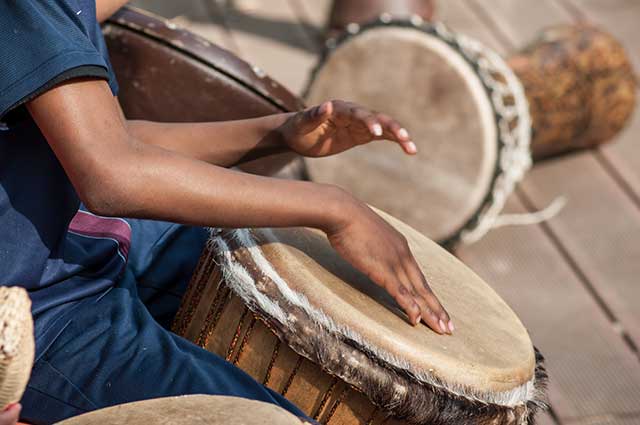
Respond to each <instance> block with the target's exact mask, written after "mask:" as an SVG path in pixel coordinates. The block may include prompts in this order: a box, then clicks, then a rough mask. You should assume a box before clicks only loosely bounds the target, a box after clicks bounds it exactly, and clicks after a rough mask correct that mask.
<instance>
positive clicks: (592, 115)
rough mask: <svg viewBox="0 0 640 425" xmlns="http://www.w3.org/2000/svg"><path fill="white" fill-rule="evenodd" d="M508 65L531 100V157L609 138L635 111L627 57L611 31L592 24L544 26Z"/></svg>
mask: <svg viewBox="0 0 640 425" xmlns="http://www.w3.org/2000/svg"><path fill="white" fill-rule="evenodd" d="M509 66H510V67H511V68H512V69H513V70H514V71H515V73H516V74H517V75H518V77H519V78H520V81H522V84H523V85H524V89H525V93H526V95H527V98H528V100H529V110H530V112H531V121H532V124H533V134H532V139H531V151H532V154H533V157H534V159H542V158H546V157H550V156H553V155H557V154H560V153H565V152H569V151H572V150H575V149H580V148H588V147H593V146H597V145H599V144H602V143H605V142H608V141H610V140H612V139H613V137H614V136H615V135H616V134H617V133H618V132H620V130H621V129H622V128H624V126H625V124H626V123H627V122H628V121H629V117H630V116H631V114H632V112H633V110H634V106H635V96H636V88H637V82H636V79H635V76H634V71H633V67H632V65H631V61H630V60H629V58H628V56H627V55H626V53H625V51H624V48H623V47H622V45H621V44H620V43H619V42H618V41H617V40H616V39H615V38H614V37H613V36H611V35H610V34H607V33H606V32H604V31H602V30H600V29H597V28H595V27H593V26H590V25H586V24H580V25H563V26H557V27H552V28H548V29H546V30H544V31H542V32H541V34H540V35H539V36H538V38H537V40H536V41H535V42H534V43H532V44H531V45H529V46H528V47H526V48H525V49H523V50H522V51H521V52H520V53H518V54H515V55H513V56H512V57H511V58H510V59H509Z"/></svg>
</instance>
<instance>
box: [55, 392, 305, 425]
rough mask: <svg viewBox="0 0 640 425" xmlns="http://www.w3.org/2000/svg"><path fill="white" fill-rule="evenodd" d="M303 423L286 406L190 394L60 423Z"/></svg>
mask: <svg viewBox="0 0 640 425" xmlns="http://www.w3.org/2000/svg"><path fill="white" fill-rule="evenodd" d="M266 424H268V425H304V424H308V422H306V421H303V420H301V419H299V418H296V417H295V416H293V415H292V414H290V413H288V412H287V411H286V410H284V409H281V408H279V407H276V406H274V405H272V404H267V403H263V402H259V401H255V400H247V399H244V398H238V397H224V396H205V395H190V396H182V397H165V398H156V399H152V400H144V401H137V402H134V403H126V404H120V405H118V406H113V407H108V408H105V409H100V410H96V411H93V412H90V413H85V414H83V415H80V416H76V417H73V418H71V419H67V420H65V421H62V422H59V423H58V425H266Z"/></svg>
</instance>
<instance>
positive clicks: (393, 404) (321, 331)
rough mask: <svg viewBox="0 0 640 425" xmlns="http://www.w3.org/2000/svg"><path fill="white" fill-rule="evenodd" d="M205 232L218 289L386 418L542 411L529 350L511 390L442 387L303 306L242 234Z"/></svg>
mask: <svg viewBox="0 0 640 425" xmlns="http://www.w3.org/2000/svg"><path fill="white" fill-rule="evenodd" d="M210 233H211V239H210V241H209V249H211V250H213V251H214V252H215V253H216V256H217V257H218V258H219V262H220V266H221V269H222V272H223V276H224V280H225V282H226V284H227V285H228V286H229V287H230V288H231V289H232V290H233V292H234V293H235V294H236V295H238V296H239V297H240V298H242V300H243V301H244V302H245V303H246V304H247V305H248V306H249V308H250V309H251V310H252V311H254V313H256V314H258V315H259V316H261V317H262V318H263V319H264V320H267V321H268V323H269V324H271V325H272V328H273V329H274V330H275V331H276V333H277V335H278V337H279V338H280V339H282V340H283V341H285V342H287V344H288V345H289V346H290V347H291V348H292V349H293V350H294V351H295V352H296V353H298V354H300V355H301V356H304V357H306V358H308V359H309V360H311V361H313V362H314V363H316V364H318V365H323V366H322V368H323V369H324V370H325V371H326V372H327V373H329V374H331V375H333V376H338V377H340V378H341V379H343V380H344V381H345V382H347V383H348V384H350V385H353V386H355V387H356V388H358V389H359V390H361V391H363V392H364V393H365V394H367V396H368V397H369V398H370V399H371V400H372V401H373V403H374V404H375V405H377V406H379V407H381V408H383V409H385V410H387V411H389V412H390V413H391V414H393V415H394V416H397V417H399V418H402V419H404V420H406V421H408V422H409V423H412V424H421V423H430V424H434V425H438V424H443V425H444V424H448V423H451V421H452V420H455V421H456V423H459V424H461V425H465V424H469V425H470V424H527V423H533V422H532V421H533V417H534V415H535V413H536V412H537V411H538V410H540V409H545V408H546V397H545V389H546V382H547V373H546V371H545V368H544V359H543V357H542V355H541V354H540V353H539V352H538V350H537V349H536V350H535V352H536V366H535V371H534V376H533V377H532V379H531V380H530V381H529V382H527V383H525V384H524V385H521V386H519V387H517V388H515V389H513V390H511V391H507V392H501V393H486V392H480V391H477V390H475V389H472V388H468V387H465V386H459V385H452V384H450V383H446V382H442V380H440V379H439V378H438V377H436V376H434V375H433V374H431V373H429V372H428V371H422V370H416V369H415V368H413V367H412V365H411V364H409V363H407V362H406V361H403V360H402V359H400V358H398V357H397V356H395V355H394V354H392V353H389V352H386V351H384V350H380V349H378V348H376V347H374V346H372V345H371V344H368V343H367V341H366V339H365V338H363V337H362V336H361V335H359V334H358V333H356V332H353V331H352V330H350V329H347V328H345V327H344V326H340V325H338V324H336V323H335V322H333V320H332V319H331V318H330V317H328V316H327V315H326V314H324V313H323V312H322V311H321V310H319V309H317V308H315V307H313V306H311V304H310V303H309V301H308V300H307V298H306V297H305V296H304V295H303V294H300V293H298V292H296V291H293V290H292V289H291V288H290V287H289V286H288V285H287V283H286V282H285V281H284V280H283V279H282V278H281V277H280V276H279V275H278V273H277V272H276V271H275V270H274V269H273V267H272V266H271V264H270V263H269V262H268V261H267V259H266V258H265V257H264V255H263V253H262V250H261V249H260V248H259V246H258V245H257V243H256V240H255V239H254V237H253V236H252V234H251V233H250V231H249V230H247V229H237V230H227V231H224V232H223V231H221V230H218V229H210ZM239 260H242V261H239ZM266 291H269V295H266V294H265V292H266ZM281 305H286V306H287V311H284V310H283V308H282V307H281ZM374 359H375V360H374ZM363 371H366V373H363Z"/></svg>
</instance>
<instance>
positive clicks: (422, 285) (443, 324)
mask: <svg viewBox="0 0 640 425" xmlns="http://www.w3.org/2000/svg"><path fill="white" fill-rule="evenodd" d="M405 267H406V269H407V274H408V275H409V277H410V279H411V284H412V286H413V288H414V289H415V291H416V293H417V294H418V296H419V298H420V299H421V300H423V302H424V304H425V305H426V308H428V309H429V311H430V312H431V313H432V323H433V324H434V325H437V327H438V329H440V330H441V331H442V332H443V333H448V334H450V335H451V334H452V333H453V331H454V330H455V326H454V325H453V321H452V320H451V318H450V317H449V313H447V311H446V310H445V309H444V307H442V304H441V303H440V301H439V300H438V298H437V297H436V295H435V294H434V293H433V291H432V290H431V287H430V286H429V284H428V283H427V279H426V278H425V277H424V274H423V273H422V270H420V266H418V263H417V262H416V261H415V259H414V258H413V256H411V258H408V259H406V260H405ZM429 327H431V328H432V329H433V327H432V326H431V323H429Z"/></svg>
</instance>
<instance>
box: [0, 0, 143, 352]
mask: <svg viewBox="0 0 640 425" xmlns="http://www.w3.org/2000/svg"><path fill="white" fill-rule="evenodd" d="M79 76H83V77H86V76H90V77H96V78H104V79H107V80H108V82H109V85H110V87H111V90H112V92H113V94H114V95H116V93H117V83H116V80H115V77H114V74H113V71H112V69H111V65H110V63H109V59H108V56H107V50H106V45H105V42H104V39H103V37H102V33H101V30H100V26H99V24H98V22H97V20H96V7H95V0H0V285H9V286H13V285H19V286H23V287H25V288H27V290H28V291H29V293H30V296H31V299H32V301H33V313H34V315H35V316H36V319H37V320H36V336H41V335H42V334H44V333H46V332H49V331H51V329H52V328H55V325H56V324H57V326H62V325H61V324H60V323H57V322H59V320H57V319H59V316H60V314H59V313H60V312H62V311H64V310H68V309H69V308H70V306H73V305H74V304H75V303H78V302H80V301H81V300H83V299H86V298H87V297H90V296H92V295H96V294H99V293H102V292H104V291H106V290H107V289H108V288H109V287H111V286H113V284H114V283H115V281H116V280H117V279H118V277H119V276H120V274H121V273H122V272H123V269H124V266H125V264H126V259H127V253H128V248H129V244H130V238H131V228H130V227H129V225H128V224H127V222H126V221H124V220H122V219H117V218H104V217H98V216H95V215H93V214H90V213H88V212H85V211H79V205H80V201H79V199H78V196H77V194H76V192H75V190H74V188H73V186H72V185H71V183H70V181H69V179H68V178H67V176H66V174H65V172H64V170H63V168H62V167H61V165H60V163H59V162H58V160H57V159H56V157H55V155H54V154H53V152H52V150H51V149H50V147H49V145H48V143H47V141H46V139H45V138H44V137H43V135H42V133H41V132H40V130H39V129H38V127H37V125H36V124H35V122H34V121H33V120H32V119H31V117H30V116H29V114H28V113H27V112H26V108H25V107H24V103H25V102H27V101H29V100H30V99H32V98H33V97H35V96H37V95H38V94H40V93H42V92H43V91H46V90H47V89H48V88H50V87H51V85H52V84H56V83H59V82H60V81H63V80H65V79H68V78H75V77H79ZM86 113H92V111H86ZM54 330H55V329H54ZM54 333H55V332H54ZM44 343H46V341H45V342H44Z"/></svg>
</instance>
